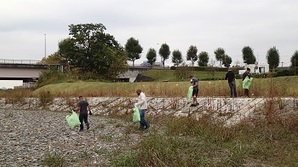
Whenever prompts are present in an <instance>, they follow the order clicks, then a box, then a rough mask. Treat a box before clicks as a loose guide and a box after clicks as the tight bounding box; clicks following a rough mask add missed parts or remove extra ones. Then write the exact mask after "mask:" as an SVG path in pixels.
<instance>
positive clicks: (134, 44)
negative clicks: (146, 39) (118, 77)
mask: <svg viewBox="0 0 298 167" xmlns="http://www.w3.org/2000/svg"><path fill="white" fill-rule="evenodd" d="M125 51H126V52H127V59H128V60H129V61H132V64H133V66H135V60H137V59H139V58H141V56H140V54H141V53H142V51H143V48H142V47H141V45H140V44H139V41H138V40H136V39H134V38H133V37H131V38H129V39H128V40H127V42H126V44H125Z"/></svg>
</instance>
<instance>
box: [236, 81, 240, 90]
mask: <svg viewBox="0 0 298 167" xmlns="http://www.w3.org/2000/svg"><path fill="white" fill-rule="evenodd" d="M235 84H236V88H238V87H239V86H240V82H239V81H238V80H237V79H235Z"/></svg>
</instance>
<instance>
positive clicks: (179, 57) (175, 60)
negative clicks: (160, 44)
mask: <svg viewBox="0 0 298 167" xmlns="http://www.w3.org/2000/svg"><path fill="white" fill-rule="evenodd" d="M172 54H173V57H172V62H173V63H174V65H175V66H176V67H177V66H178V65H179V64H180V63H182V62H183V59H182V54H181V52H180V51H179V50H174V51H173V53H172Z"/></svg>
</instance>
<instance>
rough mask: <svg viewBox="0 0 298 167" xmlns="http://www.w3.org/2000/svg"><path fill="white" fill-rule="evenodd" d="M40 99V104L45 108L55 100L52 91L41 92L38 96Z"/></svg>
mask: <svg viewBox="0 0 298 167" xmlns="http://www.w3.org/2000/svg"><path fill="white" fill-rule="evenodd" d="M38 98H39V103H40V105H41V106H44V105H46V104H48V103H50V102H53V100H54V95H53V94H51V92H50V91H46V90H44V91H40V92H39V94H38Z"/></svg>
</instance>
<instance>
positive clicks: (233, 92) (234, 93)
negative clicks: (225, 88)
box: [225, 68, 237, 97]
mask: <svg viewBox="0 0 298 167" xmlns="http://www.w3.org/2000/svg"><path fill="white" fill-rule="evenodd" d="M225 79H226V80H228V84H229V87H230V97H237V91H236V84H235V79H236V78H235V74H234V72H233V71H232V70H231V69H230V68H229V69H228V72H227V73H226V77H225Z"/></svg>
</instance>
